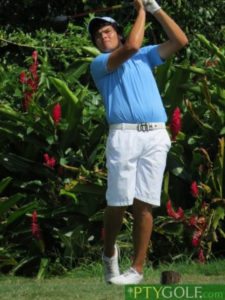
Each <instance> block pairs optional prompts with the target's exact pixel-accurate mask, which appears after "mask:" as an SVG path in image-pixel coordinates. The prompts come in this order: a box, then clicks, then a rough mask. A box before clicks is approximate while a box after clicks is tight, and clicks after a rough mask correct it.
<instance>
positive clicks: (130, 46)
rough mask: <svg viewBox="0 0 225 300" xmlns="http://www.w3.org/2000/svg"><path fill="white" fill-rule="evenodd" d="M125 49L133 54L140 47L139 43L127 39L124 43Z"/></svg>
mask: <svg viewBox="0 0 225 300" xmlns="http://www.w3.org/2000/svg"><path fill="white" fill-rule="evenodd" d="M124 47H125V48H126V51H127V52H129V53H132V54H135V53H136V52H138V50H139V49H140V47H141V45H139V43H135V41H132V42H131V41H127V42H126V43H125V45H124Z"/></svg>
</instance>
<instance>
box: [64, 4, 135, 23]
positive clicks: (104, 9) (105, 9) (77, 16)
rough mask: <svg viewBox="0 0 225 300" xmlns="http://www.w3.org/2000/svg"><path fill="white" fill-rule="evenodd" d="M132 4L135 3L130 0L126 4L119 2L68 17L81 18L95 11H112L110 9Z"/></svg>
mask: <svg viewBox="0 0 225 300" xmlns="http://www.w3.org/2000/svg"><path fill="white" fill-rule="evenodd" d="M131 5H133V3H132V2H128V3H125V4H117V5H113V6H111V7H105V8H98V9H95V10H89V11H86V12H83V13H80V14H76V15H73V16H68V18H70V19H75V18H80V17H83V16H86V15H89V14H91V13H92V14H93V13H101V12H106V11H110V10H116V9H120V8H126V7H129V6H131Z"/></svg>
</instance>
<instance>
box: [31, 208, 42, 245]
mask: <svg viewBox="0 0 225 300" xmlns="http://www.w3.org/2000/svg"><path fill="white" fill-rule="evenodd" d="M31 230H32V235H33V237H34V238H36V239H37V240H40V239H41V231H40V227H39V224H38V216H37V211H36V210H35V211H34V212H33V213H32V224H31Z"/></svg>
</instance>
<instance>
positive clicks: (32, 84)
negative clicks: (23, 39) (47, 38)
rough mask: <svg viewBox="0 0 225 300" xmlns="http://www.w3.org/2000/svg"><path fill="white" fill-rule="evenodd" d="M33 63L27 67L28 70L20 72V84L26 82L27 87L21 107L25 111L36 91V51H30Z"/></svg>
mask: <svg viewBox="0 0 225 300" xmlns="http://www.w3.org/2000/svg"><path fill="white" fill-rule="evenodd" d="M32 58H33V64H32V65H31V66H30V67H29V72H28V73H25V71H22V72H21V73H20V82H21V83H22V84H26V85H27V87H26V89H25V92H24V99H23V109H24V110H25V111H27V110H28V107H29V104H30V102H31V100H32V96H33V93H34V92H36V91H37V88H38V80H39V77H38V74H37V67H38V61H37V58H38V52H37V51H33V53H32Z"/></svg>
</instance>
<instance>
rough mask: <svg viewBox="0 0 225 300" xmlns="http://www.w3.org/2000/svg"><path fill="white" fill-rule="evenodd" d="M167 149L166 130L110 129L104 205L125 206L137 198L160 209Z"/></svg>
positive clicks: (168, 146)
mask: <svg viewBox="0 0 225 300" xmlns="http://www.w3.org/2000/svg"><path fill="white" fill-rule="evenodd" d="M170 147H171V141H170V137H169V135H168V133H167V130H166V129H156V130H150V131H147V132H143V131H137V130H129V129H125V130H124V129H123V130H120V129H110V131H109V136H108V139H107V146H106V161H107V169H108V187H107V191H106V200H107V205H108V206H128V205H132V204H133V201H134V198H136V199H138V200H140V201H143V202H146V203H149V204H152V205H153V206H159V205H160V197H161V188H162V181H163V174H164V170H165V166H166V158H167V153H168V151H169V149H170Z"/></svg>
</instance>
